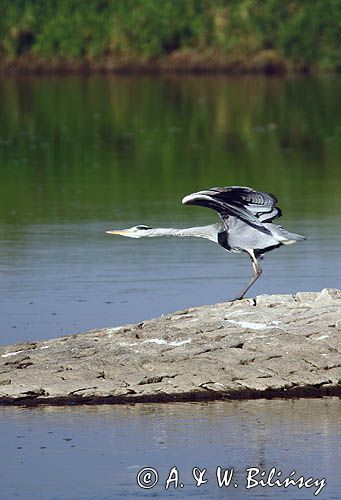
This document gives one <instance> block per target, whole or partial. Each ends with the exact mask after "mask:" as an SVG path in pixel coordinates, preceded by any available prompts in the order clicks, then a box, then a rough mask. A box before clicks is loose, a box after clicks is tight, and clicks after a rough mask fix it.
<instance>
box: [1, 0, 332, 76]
mask: <svg viewBox="0 0 341 500" xmlns="http://www.w3.org/2000/svg"><path fill="white" fill-rule="evenodd" d="M340 27H341V0H329V1H328V2H325V1H324V0H315V1H314V2H311V1H310V0H11V1H8V0H0V40H1V41H0V54H1V55H2V56H3V57H7V58H13V59H15V58H17V57H20V56H21V55H22V54H25V53H26V54H27V53H29V54H34V55H35V56H39V57H43V58H50V57H57V58H58V57H66V58H81V57H84V56H86V57H88V58H89V57H90V58H91V57H98V56H108V55H109V56H113V55H115V54H121V55H134V56H135V57H136V56H137V57H138V58H141V59H151V58H158V57H160V56H164V55H167V54H170V53H172V52H174V51H181V50H189V51H191V50H192V51H199V52H200V51H205V50H213V51H217V52H218V53H221V54H225V55H227V56H230V57H231V58H232V59H233V56H235V55H239V56H240V55H243V56H244V57H248V56H250V55H252V54H254V53H256V52H257V51H262V50H264V49H272V50H275V51H276V52H278V54H279V55H280V56H281V57H285V58H286V59H287V60H288V61H289V62H290V63H292V65H294V66H295V67H297V68H311V67H314V66H319V67H322V68H323V69H337V68H339V67H341V55H340V50H339V47H340V41H341V28H340Z"/></svg>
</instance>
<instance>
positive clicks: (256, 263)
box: [233, 250, 263, 300]
mask: <svg viewBox="0 0 341 500" xmlns="http://www.w3.org/2000/svg"><path fill="white" fill-rule="evenodd" d="M247 253H248V254H249V255H250V258H251V261H252V267H253V275H252V278H251V280H250V282H249V283H248V285H247V287H246V288H244V290H243V291H242V292H240V293H239V294H238V295H237V296H236V297H235V298H234V299H233V300H240V299H242V298H243V297H244V295H245V294H246V292H247V291H248V290H249V289H250V288H251V287H252V285H253V284H254V282H255V281H256V280H257V279H258V278H259V276H260V275H261V274H262V272H263V271H262V268H261V266H260V264H259V261H258V260H257V257H256V256H255V253H254V251H253V250H249V251H247Z"/></svg>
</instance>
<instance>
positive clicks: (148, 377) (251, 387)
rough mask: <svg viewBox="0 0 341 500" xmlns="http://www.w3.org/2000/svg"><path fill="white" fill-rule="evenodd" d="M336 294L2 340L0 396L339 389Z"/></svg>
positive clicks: (47, 398)
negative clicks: (12, 342)
mask: <svg viewBox="0 0 341 500" xmlns="http://www.w3.org/2000/svg"><path fill="white" fill-rule="evenodd" d="M340 327H341V292H340V290H335V289H324V290H322V291H321V292H299V293H297V294H295V295H272V296H266V295H260V296H258V297H256V299H244V300H241V301H237V302H228V303H222V304H215V305H210V306H203V307H193V308H190V309H185V310H183V311H180V312H177V313H174V314H169V315H167V316H162V317H160V318H156V319H153V320H150V321H145V322H143V323H139V324H136V325H135V324H129V325H125V326H122V327H116V328H104V329H101V330H92V331H89V332H86V333H83V334H77V335H70V336H65V337H61V338H58V339H52V340H47V341H42V342H25V343H20V344H16V345H11V346H6V347H2V348H0V375H1V376H0V403H1V404H18V405H19V404H20V405H37V404H98V403H133V402H149V401H153V402H156V401H179V400H182V401H197V400H212V399H221V398H226V399H236V398H255V397H258V398H259V397H267V398H271V397H286V398H288V397H297V396H301V397H303V396H323V395H340V394H341V328H340Z"/></svg>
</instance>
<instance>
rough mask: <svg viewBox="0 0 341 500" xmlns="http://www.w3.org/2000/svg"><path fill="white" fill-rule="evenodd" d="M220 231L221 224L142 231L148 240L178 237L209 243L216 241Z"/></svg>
mask: <svg viewBox="0 0 341 500" xmlns="http://www.w3.org/2000/svg"><path fill="white" fill-rule="evenodd" d="M219 231H221V224H219V223H218V224H210V225H209V226H198V227H189V228H183V229H176V228H173V227H158V228H155V229H146V230H145V231H143V233H144V234H143V236H147V237H150V238H153V237H158V236H178V237H181V238H182V237H194V238H205V239H207V240H211V241H215V242H216V241H217V237H218V233H219Z"/></svg>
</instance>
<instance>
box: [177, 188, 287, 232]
mask: <svg viewBox="0 0 341 500" xmlns="http://www.w3.org/2000/svg"><path fill="white" fill-rule="evenodd" d="M183 203H185V204H190V205H201V206H206V207H208V208H212V209H213V210H216V211H217V212H218V214H219V215H220V217H221V218H222V220H223V221H224V223H225V220H226V218H228V217H229V216H231V215H232V216H235V217H238V218H239V219H241V220H243V221H244V222H246V223H247V224H250V225H251V226H255V227H257V228H262V229H263V230H264V226H263V222H269V221H272V220H273V219H275V218H277V217H280V216H281V210H280V208H278V207H276V206H275V205H276V203H277V198H276V197H275V196H274V195H273V194H271V193H266V192H261V191H254V190H253V189H251V188H249V187H242V186H227V187H214V188H211V189H207V190H205V191H199V192H198V193H193V194H192V195H189V196H186V197H185V198H184V199H183Z"/></svg>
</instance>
